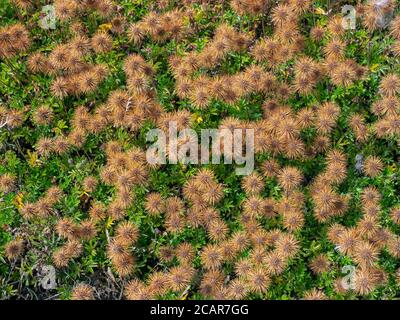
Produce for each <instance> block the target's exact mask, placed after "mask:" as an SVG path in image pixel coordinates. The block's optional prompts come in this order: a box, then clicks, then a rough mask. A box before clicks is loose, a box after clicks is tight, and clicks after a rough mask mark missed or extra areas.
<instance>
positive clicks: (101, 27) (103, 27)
mask: <svg viewBox="0 0 400 320" xmlns="http://www.w3.org/2000/svg"><path fill="white" fill-rule="evenodd" d="M111 28H112V24H111V23H103V24H101V25H99V29H98V30H99V31H102V32H107V31H109V30H110V29H111Z"/></svg>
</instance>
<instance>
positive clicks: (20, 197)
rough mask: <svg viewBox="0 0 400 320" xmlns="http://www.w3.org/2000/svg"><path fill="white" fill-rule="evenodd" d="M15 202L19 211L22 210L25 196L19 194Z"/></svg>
mask: <svg viewBox="0 0 400 320" xmlns="http://www.w3.org/2000/svg"><path fill="white" fill-rule="evenodd" d="M13 202H14V205H15V206H16V207H17V208H18V210H21V208H22V207H23V206H24V194H23V193H22V192H19V193H18V194H17V195H16V197H15V198H14V201H13Z"/></svg>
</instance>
